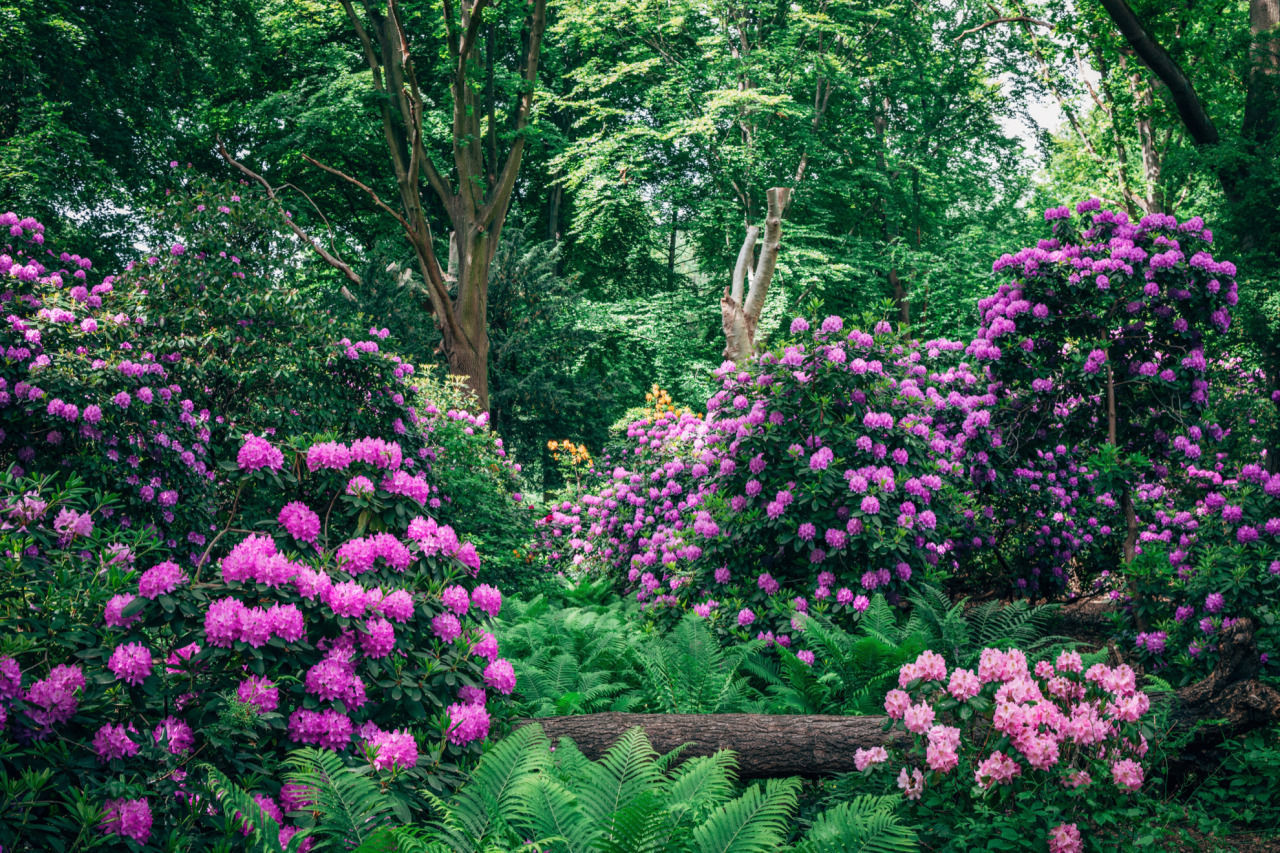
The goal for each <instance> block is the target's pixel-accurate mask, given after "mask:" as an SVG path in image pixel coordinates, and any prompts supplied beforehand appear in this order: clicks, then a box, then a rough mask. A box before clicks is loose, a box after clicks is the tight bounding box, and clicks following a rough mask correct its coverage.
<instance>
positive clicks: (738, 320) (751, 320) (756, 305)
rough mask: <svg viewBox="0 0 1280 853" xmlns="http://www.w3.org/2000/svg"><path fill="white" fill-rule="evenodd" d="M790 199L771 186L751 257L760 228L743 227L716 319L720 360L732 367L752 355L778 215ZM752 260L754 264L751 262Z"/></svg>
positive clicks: (773, 261)
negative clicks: (721, 342)
mask: <svg viewBox="0 0 1280 853" xmlns="http://www.w3.org/2000/svg"><path fill="white" fill-rule="evenodd" d="M790 200H791V190H790V189H789V188H787V187H774V188H772V189H770V190H769V192H768V213H767V215H766V217H765V221H764V242H763V243H762V244H761V247H760V256H759V258H758V259H757V258H755V248H756V242H757V240H758V239H759V236H760V228H759V226H756V225H751V226H748V227H747V235H746V237H745V238H744V239H743V241H742V248H740V249H739V250H738V261H737V263H736V264H734V268H733V278H732V280H731V281H730V283H729V286H728V287H726V288H725V289H724V296H723V297H721V299H720V318H721V324H722V326H723V329H724V340H725V346H724V357H725V359H727V360H728V361H732V362H734V363H735V364H737V363H740V362H743V361H746V360H747V359H749V358H751V357H752V356H754V355H755V354H756V328H757V327H758V326H759V324H760V313H761V312H762V311H763V310H764V300H765V296H766V295H768V292H769V283H770V282H771V281H772V280H773V272H774V269H775V268H776V267H777V263H778V250H779V249H780V248H781V245H782V214H783V212H784V211H785V210H786V208H787V204H788V203H789V202H790ZM753 259H754V263H753Z"/></svg>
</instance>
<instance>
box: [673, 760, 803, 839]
mask: <svg viewBox="0 0 1280 853" xmlns="http://www.w3.org/2000/svg"><path fill="white" fill-rule="evenodd" d="M799 791H800V780H799V779H795V778H791V779H769V780H768V781H766V782H765V785H764V788H763V789H761V787H760V786H759V785H752V786H751V787H750V788H748V789H747V790H746V792H745V793H743V795H742V796H740V797H738V798H737V799H736V800H731V801H730V802H727V803H725V804H724V805H722V806H720V807H718V808H717V809H716V810H715V811H713V812H712V813H711V815H710V816H709V817H708V818H707V820H706V822H705V823H703V824H702V825H701V826H699V827H697V828H696V829H694V831H693V842H694V845H695V846H696V847H697V849H698V851H699V853H768V851H772V850H774V849H775V848H777V847H779V846H780V845H781V844H782V842H783V841H784V840H785V839H786V837H787V828H788V824H789V821H790V818H791V813H792V812H793V811H794V810H795V808H796V799H797V794H798V793H799Z"/></svg>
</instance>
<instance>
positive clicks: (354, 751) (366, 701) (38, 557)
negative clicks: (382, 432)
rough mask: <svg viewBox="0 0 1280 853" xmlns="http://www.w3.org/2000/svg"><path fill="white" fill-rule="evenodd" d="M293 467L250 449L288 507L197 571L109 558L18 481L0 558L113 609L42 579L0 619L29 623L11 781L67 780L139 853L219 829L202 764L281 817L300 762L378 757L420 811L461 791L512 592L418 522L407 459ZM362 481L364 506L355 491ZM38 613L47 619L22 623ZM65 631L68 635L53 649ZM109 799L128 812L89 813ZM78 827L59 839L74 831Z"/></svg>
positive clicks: (46, 498)
mask: <svg viewBox="0 0 1280 853" xmlns="http://www.w3.org/2000/svg"><path fill="white" fill-rule="evenodd" d="M289 455H290V457H291V458H290V459H289V464H286V461H285V453H284V451H282V450H281V448H279V447H277V446H275V445H272V444H271V443H269V442H267V441H265V440H263V439H261V438H259V437H253V436H248V437H246V440H245V442H244V444H243V445H242V448H241V452H240V453H239V463H238V464H239V467H240V468H241V469H243V470H244V471H245V472H246V476H247V478H248V479H249V481H252V479H253V478H255V477H260V476H262V475H263V474H264V472H270V474H271V475H272V476H274V477H276V478H279V480H280V481H281V482H282V483H283V484H284V485H285V486H286V488H287V490H288V495H287V496H288V497H291V498H293V500H289V501H284V500H281V501H280V502H279V503H280V510H279V512H278V515H277V518H276V520H275V521H274V522H273V521H269V520H267V519H262V520H261V522H259V521H257V520H256V519H254V518H252V517H250V518H247V519H242V518H240V517H233V519H232V521H231V522H229V523H228V527H231V526H232V523H234V524H235V525H237V526H239V525H242V524H245V522H246V521H247V522H249V525H248V526H250V527H254V528H257V529H258V530H259V531H260V532H254V533H247V534H246V533H241V534H236V535H235V536H234V537H233V538H231V539H225V542H226V544H223V541H224V538H225V537H220V538H219V539H218V540H216V541H215V542H214V543H213V544H212V545H211V552H212V551H213V549H214V547H216V546H218V545H221V546H222V547H221V548H217V551H218V552H223V553H222V556H221V558H220V559H218V560H217V562H216V565H215V564H213V563H209V562H201V563H199V564H197V565H196V566H195V568H194V569H184V568H182V567H181V566H180V565H179V564H177V563H175V562H171V561H167V560H165V561H160V562H156V563H154V564H152V565H147V564H148V563H150V562H151V560H141V559H139V558H138V557H137V556H136V555H128V554H126V555H124V556H122V557H119V558H118V559H115V560H114V561H108V559H107V558H106V557H105V556H103V555H100V554H99V553H96V552H95V551H93V550H89V547H92V546H97V547H99V548H101V550H102V551H103V552H105V554H107V555H110V554H113V553H116V554H118V553H120V549H119V548H118V547H117V548H115V549H114V550H113V548H112V547H111V546H106V547H103V546H102V545H101V541H100V540H94V539H92V538H90V537H91V536H92V535H93V533H94V531H95V530H97V532H98V535H99V536H100V537H101V536H109V535H110V534H109V533H108V532H104V529H105V526H104V525H97V526H96V527H95V525H93V524H92V520H93V515H94V512H95V510H94V509H92V508H85V507H83V506H76V505H74V502H72V501H70V500H69V499H67V498H66V497H65V496H54V495H46V494H43V493H41V492H40V491H37V490H35V489H33V488H32V486H33V483H31V482H30V481H26V482H22V483H14V482H12V481H11V482H10V483H9V486H10V488H11V489H12V491H11V492H10V493H9V494H7V495H5V497H4V501H3V507H4V508H3V511H0V515H2V516H3V518H4V519H5V521H4V525H5V528H4V530H5V535H4V539H3V542H0V545H3V548H2V552H3V553H4V554H7V555H14V554H16V555H21V560H23V561H25V565H28V566H30V569H29V570H28V571H29V572H30V570H31V569H38V571H36V572H35V573H36V574H40V573H44V574H51V575H52V576H55V577H66V578H70V579H72V580H73V582H77V589H78V590H80V591H85V590H87V589H89V588H93V587H100V591H98V592H96V593H94V594H90V595H88V596H87V600H86V601H85V602H83V603H81V604H80V605H79V606H76V607H73V606H70V605H69V604H67V603H58V602H59V599H58V597H59V596H60V595H64V593H62V592H60V591H59V590H58V588H57V587H56V585H54V584H49V583H47V582H46V583H42V584H39V585H37V586H35V587H34V588H33V589H29V590H28V592H27V594H26V596H25V598H26V601H20V600H19V599H18V598H16V597H15V598H13V599H10V598H9V597H6V599H5V600H6V602H11V603H10V604H9V606H10V607H12V608H14V610H16V611H17V612H6V613H4V614H2V615H3V617H4V619H3V621H4V622H5V624H6V625H17V626H19V633H18V634H16V635H14V637H13V638H12V639H11V640H9V641H8V642H6V644H5V652H7V654H5V655H3V656H0V672H3V677H4V684H3V685H2V686H0V714H3V719H4V720H5V729H6V731H5V733H4V740H5V742H6V745H5V750H4V752H3V753H0V755H2V756H3V761H4V762H5V764H6V765H7V766H8V768H9V770H7V771H6V772H9V771H13V772H14V773H16V771H17V768H18V767H26V768H41V767H42V768H47V769H48V770H49V771H50V772H51V773H54V774H61V775H60V776H58V778H60V779H62V782H61V783H60V785H62V786H64V787H65V788H66V789H68V790H71V789H79V790H82V791H84V792H85V793H86V796H88V797H90V801H91V802H93V803H94V804H95V805H97V804H100V805H102V807H103V809H104V815H105V817H104V818H103V820H102V824H101V826H102V830H103V831H104V832H108V833H112V832H114V833H117V834H121V835H126V836H128V837H131V838H134V840H136V841H139V842H143V841H146V840H147V839H148V838H150V837H151V833H152V832H154V831H155V829H154V828H153V825H152V822H154V823H155V825H156V826H166V827H170V826H181V827H183V828H184V831H187V832H192V833H199V832H201V831H208V829H209V827H207V826H206V828H205V829H204V830H201V829H200V827H201V825H203V824H206V823H207V821H206V817H207V816H206V815H204V813H203V812H204V810H203V808H199V807H196V806H195V805H194V803H196V802H197V801H198V799H199V797H200V791H201V790H202V789H201V786H200V780H196V779H188V778H187V770H186V769H185V768H186V767H187V765H188V762H189V761H190V760H191V759H192V758H193V757H194V756H195V755H197V754H199V755H202V756H203V760H206V761H210V762H211V763H213V764H214V765H215V766H216V767H218V768H219V769H220V770H222V771H224V772H226V773H227V774H228V775H232V776H235V777H238V778H242V777H245V776H246V774H250V773H254V774H259V777H260V778H261V780H262V781H261V782H259V783H258V791H257V793H259V794H260V795H261V797H262V798H264V800H265V801H269V802H271V803H273V804H274V802H275V798H276V797H281V798H282V799H284V800H287V799H288V794H287V793H286V792H284V791H283V790H282V789H281V786H280V780H278V779H276V780H272V775H273V773H274V768H275V766H276V764H277V763H278V762H280V761H281V760H282V759H283V758H284V755H285V753H286V751H287V750H288V749H289V748H291V747H292V746H296V745H299V744H310V745H316V746H319V747H322V748H324V749H330V750H334V751H336V752H339V753H342V754H345V755H347V756H349V757H350V760H351V761H353V762H355V761H367V762H368V763H370V764H371V765H372V767H373V768H374V770H376V771H378V772H381V773H383V774H385V782H384V784H388V785H391V786H392V787H393V788H394V789H395V790H397V791H398V792H399V793H400V795H401V796H402V797H403V798H405V799H407V800H413V799H414V794H413V793H412V792H413V791H414V790H415V789H416V788H418V787H422V786H426V787H427V788H429V789H435V790H437V791H438V790H442V789H443V787H444V784H445V781H446V780H447V779H449V778H451V777H456V776H457V774H458V765H457V762H458V760H459V759H460V758H461V757H462V756H463V755H464V754H465V753H466V752H467V751H468V749H469V747H468V744H471V743H472V742H474V741H477V740H480V739H483V738H484V737H485V736H486V735H487V734H488V732H489V727H490V722H491V714H490V708H489V707H488V706H487V700H488V697H490V696H492V695H494V694H497V695H499V696H501V695H506V694H509V693H510V692H511V691H512V689H513V688H514V682H515V675H514V672H513V670H512V667H511V665H510V664H509V663H507V662H506V661H505V660H503V659H501V658H499V657H498V646H497V642H496V640H495V638H494V636H493V634H492V633H490V632H489V631H488V622H487V620H488V619H490V618H491V617H493V616H495V615H496V614H497V613H498V611H499V609H500V608H501V604H502V596H501V593H500V592H499V591H498V590H497V589H495V588H493V587H492V586H489V585H487V584H476V583H474V582H473V581H472V578H473V577H474V575H475V573H476V572H477V570H478V569H479V567H480V562H479V557H478V555H477V553H476V550H475V547H474V546H473V545H472V544H470V543H467V542H463V541H461V540H460V539H459V537H458V536H457V535H456V533H455V532H454V531H453V529H452V528H450V527H449V526H447V525H442V524H439V523H438V522H436V521H435V520H434V519H432V518H430V517H429V516H424V515H416V514H414V513H416V512H420V511H421V504H422V502H423V501H424V500H425V495H423V494H422V493H421V491H420V489H419V488H418V487H419V486H420V485H421V482H422V481H421V478H420V475H407V474H406V473H405V471H404V468H403V467H402V465H403V461H404V460H403V454H402V451H401V449H400V447H399V445H398V444H396V443H394V442H387V441H383V440H380V439H365V440H361V441H357V442H352V443H351V444H350V445H347V444H340V443H336V442H329V443H322V444H317V445H313V446H311V447H309V448H307V449H306V451H305V452H302V453H299V454H297V456H296V457H295V456H294V454H293V453H292V452H290V454H289ZM291 469H294V470H296V471H297V472H298V473H294V471H293V470H291ZM401 475H404V476H401ZM355 479H364V480H366V481H367V482H368V483H370V484H371V485H370V488H369V489H368V490H363V489H357V490H352V489H350V488H349V484H350V483H351V481H352V480H355ZM77 494H78V493H77ZM313 505H314V506H317V507H320V508H321V509H322V510H323V513H324V514H323V516H322V515H321V514H320V512H317V511H316V510H315V509H313V508H312V506H313ZM55 508H56V509H57V512H56V514H55V513H54V509H55ZM96 512H98V513H99V514H100V512H101V510H100V508H99V509H97V510H96ZM406 516H408V517H409V520H408V522H407V524H404V525H400V526H397V527H392V526H389V525H388V524H387V522H386V521H385V519H388V518H391V519H395V518H401V517H406ZM352 530H354V531H355V535H354V536H352V535H351V533H350V531H352ZM224 533H225V531H224ZM228 546H229V547H228ZM224 549H226V550H225V552H224ZM126 550H127V549H126ZM129 557H132V561H133V562H132V566H131V565H130V563H129ZM104 564H105V565H104ZM100 566H101V567H102V569H104V570H105V572H106V574H105V578H103V579H102V580H103V581H104V582H99V579H97V578H95V577H94V573H95V571H97V570H99V567H100ZM15 576H17V575H16V573H15ZM108 595H109V596H110V597H109V598H108V597H107V596H108ZM104 599H105V601H104ZM29 607H31V608H36V609H37V611H38V612H39V614H40V616H39V617H38V618H31V617H27V618H23V617H22V615H21V611H22V610H25V609H27V608H29ZM54 607H57V608H58V609H54ZM64 608H65V609H64ZM68 619H70V620H71V624H73V625H75V626H76V627H75V631H74V632H73V633H71V634H70V636H67V637H65V638H63V639H61V640H59V639H52V638H55V637H56V636H57V635H58V633H59V631H58V625H59V624H62V623H64V622H66V620H68ZM46 635H48V636H49V637H50V638H51V640H50V641H48V642H46V640H45V637H46ZM14 643H16V645H13V644H14ZM11 645H13V647H12V648H10V646H11ZM11 762H12V763H11ZM113 780H115V781H113ZM57 789H58V786H53V788H52V790H54V791H56V790H57ZM264 789H265V790H264ZM106 791H110V792H112V793H114V794H121V793H127V794H128V796H125V797H121V796H114V797H104V798H103V799H101V800H95V799H93V798H95V797H101V796H102V795H103V792H106ZM51 796H53V795H52V794H51ZM70 804H71V803H70V801H67V802H66V803H62V804H58V805H61V806H63V807H64V808H65V807H68V806H70ZM46 805H49V806H52V805H53V804H52V803H49V804H46ZM282 805H287V804H285V803H282ZM264 807H265V806H264ZM289 810H291V809H290V808H287V807H286V808H284V809H283V811H289ZM90 813H91V811H90ZM63 815H64V816H63V817H60V819H59V822H55V825H56V824H58V823H65V822H66V821H70V820H74V811H73V812H72V813H70V814H67V813H65V812H64V813H63ZM25 817H29V818H32V819H34V817H35V816H34V815H29V814H28V815H25ZM144 818H145V819H144ZM28 831H34V830H28ZM61 831H63V830H61V829H56V830H54V831H53V835H54V836H57V835H58V834H59V832H61ZM153 840H154V839H153ZM5 841H6V842H7V843H12V840H11V839H5Z"/></svg>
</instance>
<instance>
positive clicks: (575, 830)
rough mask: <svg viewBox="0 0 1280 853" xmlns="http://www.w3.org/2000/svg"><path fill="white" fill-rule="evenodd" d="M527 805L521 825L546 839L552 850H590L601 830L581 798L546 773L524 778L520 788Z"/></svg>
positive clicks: (574, 852) (575, 852)
mask: <svg viewBox="0 0 1280 853" xmlns="http://www.w3.org/2000/svg"><path fill="white" fill-rule="evenodd" d="M516 793H517V795H518V796H519V798H520V800H521V802H522V803H523V805H524V808H523V811H524V812H525V816H524V817H523V818H521V819H520V823H519V825H520V826H523V827H526V828H527V829H528V830H529V831H530V834H532V835H536V836H539V837H541V838H544V839H546V842H544V843H545V844H546V845H547V846H548V847H549V848H550V849H552V850H557V851H560V850H563V851H567V853H587V851H589V850H591V849H592V846H593V843H594V841H595V840H596V838H597V837H598V836H599V833H598V832H597V831H596V830H595V829H594V827H592V826H591V823H590V821H588V820H587V818H586V816H585V815H584V814H583V811H582V807H581V805H580V803H579V802H578V798H577V797H575V796H574V795H573V792H572V791H570V790H569V789H568V788H566V787H565V786H564V785H563V784H561V782H560V781H559V780H557V779H554V778H552V777H551V776H549V775H546V774H538V775H534V776H526V777H524V778H523V779H522V780H521V781H520V783H519V785H518V786H517V790H516Z"/></svg>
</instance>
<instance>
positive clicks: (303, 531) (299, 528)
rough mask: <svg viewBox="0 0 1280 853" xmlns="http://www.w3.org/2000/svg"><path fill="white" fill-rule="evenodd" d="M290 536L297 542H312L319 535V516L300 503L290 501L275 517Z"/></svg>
mask: <svg viewBox="0 0 1280 853" xmlns="http://www.w3.org/2000/svg"><path fill="white" fill-rule="evenodd" d="M276 521H278V522H279V523H280V526H281V527H283V528H284V529H285V530H286V531H287V532H288V534H289V535H290V536H292V537H293V538H294V539H296V540H298V541H299V542H314V541H316V538H317V537H318V536H319V535H320V516H319V514H318V513H316V512H315V510H313V509H311V508H310V507H309V506H307V505H306V504H304V503H303V502H302V501H290V502H289V503H287V504H285V505H284V506H283V507H281V508H280V514H279V515H278V516H276Z"/></svg>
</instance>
